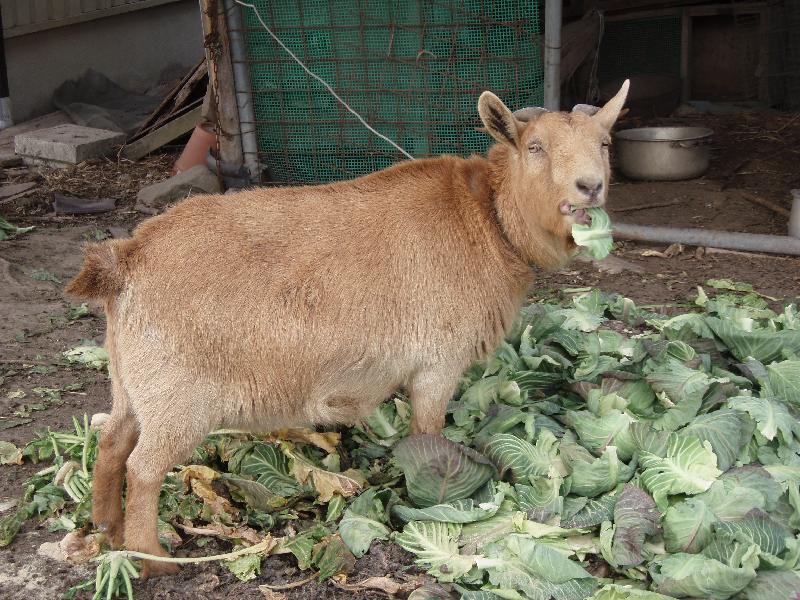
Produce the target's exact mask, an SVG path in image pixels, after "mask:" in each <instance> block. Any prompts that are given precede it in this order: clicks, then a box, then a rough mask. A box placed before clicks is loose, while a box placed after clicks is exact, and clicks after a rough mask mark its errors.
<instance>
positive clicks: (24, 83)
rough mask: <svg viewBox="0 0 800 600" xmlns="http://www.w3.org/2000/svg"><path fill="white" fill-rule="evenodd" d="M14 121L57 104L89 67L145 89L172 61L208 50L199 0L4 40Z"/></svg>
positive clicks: (184, 61) (190, 59) (190, 60)
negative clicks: (56, 94) (59, 93)
mask: <svg viewBox="0 0 800 600" xmlns="http://www.w3.org/2000/svg"><path fill="white" fill-rule="evenodd" d="M5 47H6V62H7V65H8V83H9V87H10V89H11V107H12V112H13V115H14V121H15V122H16V123H20V122H22V121H24V120H27V119H30V118H32V117H35V116H38V115H41V114H44V113H46V112H49V111H51V110H53V107H52V103H51V99H52V95H53V91H54V90H55V89H56V88H57V87H58V86H59V85H61V84H62V83H63V82H64V81H66V80H68V79H75V78H77V77H79V76H81V75H82V74H83V73H84V72H85V71H86V70H87V69H89V68H92V69H94V70H96V71H100V72H101V73H103V74H104V75H106V76H107V77H109V78H110V79H112V80H113V81H115V82H117V83H118V84H120V85H121V86H122V87H125V88H128V89H131V90H136V91H145V90H146V88H148V87H150V86H151V85H153V84H154V83H156V81H157V80H158V77H159V75H160V74H161V72H162V71H163V70H164V68H165V67H167V66H169V65H170V64H175V63H178V64H181V65H184V66H186V67H187V68H188V67H189V66H192V65H194V64H195V63H197V61H199V60H200V58H201V57H202V56H203V31H202V26H201V22H200V7H199V2H198V0H182V1H181V2H175V3H172V4H165V5H163V6H156V7H153V8H146V9H142V10H138V11H133V12H129V13H126V14H122V15H117V16H111V17H105V18H100V19H96V20H93V21H88V22H85V23H79V24H76V25H69V26H66V27H59V28H56V29H48V30H45V31H40V32H36V33H30V34H28V35H21V36H18V37H12V38H10V39H7V40H5Z"/></svg>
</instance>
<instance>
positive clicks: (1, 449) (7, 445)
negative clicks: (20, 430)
mask: <svg viewBox="0 0 800 600" xmlns="http://www.w3.org/2000/svg"><path fill="white" fill-rule="evenodd" d="M21 464H22V450H20V449H19V448H17V447H16V446H15V445H14V444H12V443H11V442H4V441H0V465H21Z"/></svg>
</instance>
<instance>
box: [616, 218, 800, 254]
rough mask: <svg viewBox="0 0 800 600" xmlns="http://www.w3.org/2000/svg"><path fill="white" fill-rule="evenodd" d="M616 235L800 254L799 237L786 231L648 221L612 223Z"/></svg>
mask: <svg viewBox="0 0 800 600" xmlns="http://www.w3.org/2000/svg"><path fill="white" fill-rule="evenodd" d="M613 231H614V237H617V238H621V239H626V240H636V241H640V242H657V243H661V244H689V245H692V246H708V247H711V248H725V249H728V250H747V251H750V252H772V253H774V254H794V255H800V239H798V238H794V237H789V236H785V235H764V234H760V233H738V232H733V231H716V230H713V229H674V228H672V227H649V226H647V225H629V224H628V223H614V224H613Z"/></svg>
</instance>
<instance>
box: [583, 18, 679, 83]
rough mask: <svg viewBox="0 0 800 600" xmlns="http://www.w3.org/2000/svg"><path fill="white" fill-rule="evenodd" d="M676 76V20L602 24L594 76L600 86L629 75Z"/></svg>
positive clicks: (677, 27)
mask: <svg viewBox="0 0 800 600" xmlns="http://www.w3.org/2000/svg"><path fill="white" fill-rule="evenodd" d="M680 72H681V19H680V17H656V18H650V19H635V20H630V21H608V22H606V24H605V30H604V32H603V40H602V42H601V43H600V60H599V62H598V73H597V74H598V77H599V79H600V82H601V83H608V82H610V81H615V80H617V79H621V78H624V77H631V76H633V75H647V74H652V73H669V74H672V75H680Z"/></svg>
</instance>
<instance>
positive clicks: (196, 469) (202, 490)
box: [178, 465, 239, 515]
mask: <svg viewBox="0 0 800 600" xmlns="http://www.w3.org/2000/svg"><path fill="white" fill-rule="evenodd" d="M178 476H179V477H180V478H181V479H182V480H183V482H184V484H186V486H187V487H191V489H192V491H193V492H194V493H195V494H196V495H197V496H198V497H200V498H202V499H203V503H204V504H205V505H206V506H208V507H209V509H210V510H211V512H212V514H215V515H222V514H229V515H237V514H238V513H239V511H238V510H236V508H234V507H233V506H232V505H231V503H230V502H229V501H228V499H227V498H223V497H222V496H220V495H219V494H217V493H216V492H215V491H214V489H213V487H212V485H211V482H212V481H213V480H214V479H216V478H218V477H219V473H217V472H216V471H215V470H214V469H212V468H210V467H206V466H204V465H189V466H188V467H185V468H184V469H183V470H181V472H180V473H179V474H178Z"/></svg>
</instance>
